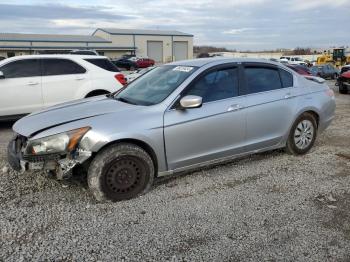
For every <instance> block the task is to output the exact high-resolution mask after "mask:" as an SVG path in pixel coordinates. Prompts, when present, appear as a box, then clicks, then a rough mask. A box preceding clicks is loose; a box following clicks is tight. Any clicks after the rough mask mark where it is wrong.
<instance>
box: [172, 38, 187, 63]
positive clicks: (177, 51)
mask: <svg viewBox="0 0 350 262" xmlns="http://www.w3.org/2000/svg"><path fill="white" fill-rule="evenodd" d="M187 54H188V42H178V41H177V42H174V56H175V61H179V60H186V59H187V58H188V57H187Z"/></svg>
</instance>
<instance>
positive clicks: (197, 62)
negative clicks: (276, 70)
mask: <svg viewBox="0 0 350 262" xmlns="http://www.w3.org/2000/svg"><path fill="white" fill-rule="evenodd" d="M220 62H221V63H264V64H271V65H278V66H281V63H279V62H274V61H271V60H267V59H256V58H222V57H212V58H197V59H191V60H183V61H177V62H172V63H169V64H168V65H179V66H196V67H202V66H205V65H209V64H220Z"/></svg>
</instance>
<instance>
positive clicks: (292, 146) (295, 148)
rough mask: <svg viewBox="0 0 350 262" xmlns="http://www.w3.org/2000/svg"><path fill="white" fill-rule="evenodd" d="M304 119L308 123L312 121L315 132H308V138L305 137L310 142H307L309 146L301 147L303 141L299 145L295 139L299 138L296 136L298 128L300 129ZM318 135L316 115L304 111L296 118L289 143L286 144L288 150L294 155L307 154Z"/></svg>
mask: <svg viewBox="0 0 350 262" xmlns="http://www.w3.org/2000/svg"><path fill="white" fill-rule="evenodd" d="M303 121H306V123H311V125H312V127H313V132H312V135H309V134H308V135H307V138H305V139H307V140H308V142H306V143H305V145H306V144H307V146H305V148H300V146H301V145H302V143H299V145H298V144H297V143H296V141H295V139H297V140H298V137H297V136H296V130H297V129H298V130H300V129H299V127H300V126H299V125H300V124H302V123H303ZM298 126H299V127H298ZM316 136H317V122H316V119H315V117H314V116H313V115H312V114H311V113H304V114H302V115H301V116H299V117H298V118H297V120H295V122H294V124H293V126H292V128H291V130H290V133H289V136H288V141H287V145H286V151H287V152H288V153H289V154H293V155H303V154H306V153H307V152H308V151H309V150H310V149H311V148H312V146H313V145H314V143H315V140H316ZM310 137H311V139H308V138H310Z"/></svg>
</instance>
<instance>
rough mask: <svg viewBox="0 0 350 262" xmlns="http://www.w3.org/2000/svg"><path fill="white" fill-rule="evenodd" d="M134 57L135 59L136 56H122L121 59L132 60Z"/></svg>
mask: <svg viewBox="0 0 350 262" xmlns="http://www.w3.org/2000/svg"><path fill="white" fill-rule="evenodd" d="M134 57H136V55H122V57H121V58H126V59H131V58H134Z"/></svg>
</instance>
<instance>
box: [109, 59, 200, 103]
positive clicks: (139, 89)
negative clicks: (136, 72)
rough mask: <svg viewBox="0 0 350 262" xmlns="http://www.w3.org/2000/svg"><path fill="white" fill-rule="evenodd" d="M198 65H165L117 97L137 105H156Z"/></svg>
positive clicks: (150, 72) (148, 73)
mask: <svg viewBox="0 0 350 262" xmlns="http://www.w3.org/2000/svg"><path fill="white" fill-rule="evenodd" d="M195 70H197V67H192V66H175V65H165V66H161V67H157V68H155V69H153V70H151V71H149V72H147V73H146V74H144V75H142V76H140V77H139V78H137V79H136V80H134V81H133V82H131V83H130V84H129V85H128V86H127V87H126V88H125V89H124V90H122V91H121V92H120V93H118V94H117V95H115V99H117V100H119V101H122V102H125V103H130V104H135V105H144V106H149V105H155V104H158V103H160V102H162V101H163V100H164V99H165V98H167V97H168V96H169V95H170V94H171V93H172V92H173V91H174V90H175V89H176V88H177V87H178V86H179V85H181V84H182V83H183V81H185V80H186V78H187V77H189V76H190V75H191V74H193V72H194V71H195Z"/></svg>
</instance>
